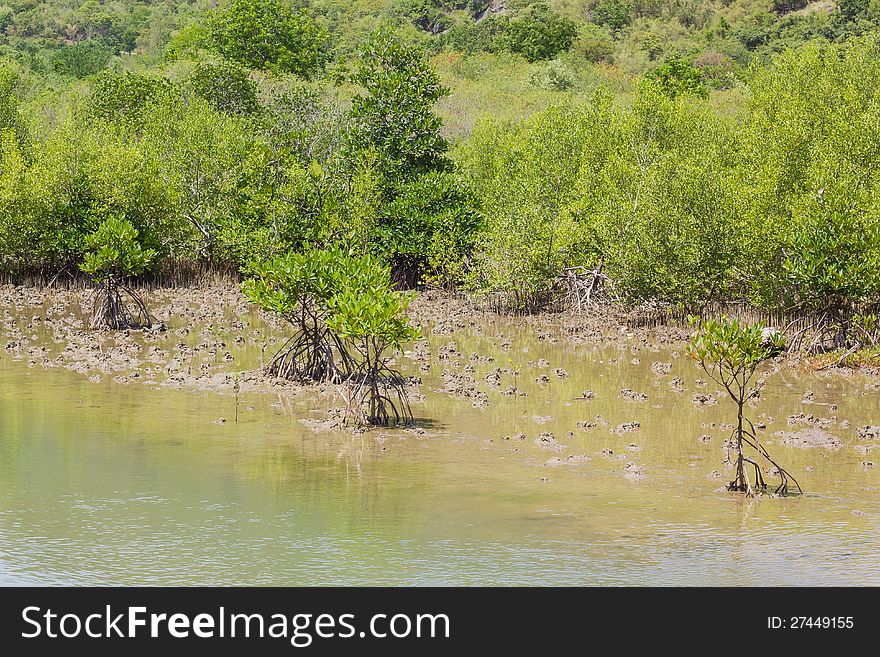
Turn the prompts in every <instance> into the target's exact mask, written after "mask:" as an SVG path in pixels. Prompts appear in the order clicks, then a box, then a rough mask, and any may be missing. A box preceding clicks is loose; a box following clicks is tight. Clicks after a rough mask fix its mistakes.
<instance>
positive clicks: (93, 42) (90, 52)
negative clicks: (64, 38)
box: [53, 39, 113, 79]
mask: <svg viewBox="0 0 880 657" xmlns="http://www.w3.org/2000/svg"><path fill="white" fill-rule="evenodd" d="M111 57H113V49H112V48H111V47H110V46H108V45H107V44H105V43H104V42H103V41H101V40H99V39H88V40H86V41H76V42H74V43H72V44H70V45H68V46H63V47H62V48H61V49H59V50H58V51H57V52H56V53H55V56H54V58H53V65H54V67H55V70H56V71H58V72H59V73H61V74H62V75H69V76H71V77H74V78H78V79H81V78H84V77H88V76H89V75H94V74H95V73H98V72H99V71H102V70H104V69H105V68H106V67H107V64H108V63H109V62H110V58H111Z"/></svg>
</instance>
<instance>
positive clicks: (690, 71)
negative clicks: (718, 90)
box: [649, 57, 709, 98]
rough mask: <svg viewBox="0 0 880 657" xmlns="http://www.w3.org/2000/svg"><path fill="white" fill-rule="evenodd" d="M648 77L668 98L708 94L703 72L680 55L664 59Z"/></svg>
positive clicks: (702, 96)
mask: <svg viewBox="0 0 880 657" xmlns="http://www.w3.org/2000/svg"><path fill="white" fill-rule="evenodd" d="M649 77H650V79H652V80H654V81H655V82H656V83H657V86H658V88H659V89H660V90H661V91H662V92H663V93H665V94H666V95H667V96H669V97H670V98H675V97H676V96H681V95H692V96H697V97H699V98H706V97H708V95H709V92H708V91H707V90H706V83H705V80H704V79H703V74H702V73H701V72H700V70H699V69H697V68H696V67H695V66H694V65H693V64H692V63H691V62H689V61H687V60H685V59H682V58H681V57H672V58H670V59H668V60H666V62H665V63H664V64H663V65H662V66H659V67H657V68H656V69H654V71H652V72H651V74H650V76H649Z"/></svg>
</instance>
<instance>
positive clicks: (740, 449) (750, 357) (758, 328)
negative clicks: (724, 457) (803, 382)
mask: <svg viewBox="0 0 880 657" xmlns="http://www.w3.org/2000/svg"><path fill="white" fill-rule="evenodd" d="M690 321H691V325H692V326H694V327H695V328H696V329H697V330H696V332H695V333H694V335H693V337H692V339H691V342H690V344H689V345H688V351H689V352H690V355H691V356H692V357H693V358H694V360H696V361H697V363H698V364H699V365H700V367H702V368H703V371H705V372H706V374H708V375H709V377H710V378H711V379H712V380H713V381H715V382H716V383H718V384H719V385H721V386H723V387H724V389H725V390H726V391H727V393H728V395H730V398H731V399H732V400H733V401H734V402H735V403H736V405H737V417H736V424H735V428H734V430H733V433H732V434H731V440H732V441H733V446H734V447H735V449H736V454H737V459H736V463H735V476H734V479H733V481H731V482H730V483H729V484H728V486H727V489H728V490H730V491H738V492H743V493H746V494H747V495H749V496H752V495H754V494H755V491H756V490H757V491H764V490H766V488H767V484H766V482H765V481H764V475H763V473H762V465H761V463H759V460H764V461H766V462H767V463H768V464H769V466H771V467H769V468H767V470H768V472H769V471H775V473H776V475H778V476H779V478H780V484H779V486H778V487H777V488H776V490H775V494H777V495H786V494H787V493H788V484H789V481H791V482H793V483H794V485H795V486H797V488H798V491H799V492H800V484H798V483H797V480H796V479H795V478H794V477H793V476H792V475H791V473H789V472H788V471H787V470H786V469H785V468H783V467H782V466H780V465H779V464H778V463H777V462H776V461H774V460H773V458H772V457H771V456H770V454H769V453H768V452H767V449H766V448H765V447H764V446H763V445H762V444H761V441H760V439H759V438H758V434H757V430H756V429H755V426H754V425H753V424H752V422H751V421H750V420H749V419H748V418H746V417H745V415H744V407H745V404H746V402H747V401H748V400H750V399H754V398H757V396H758V393H759V391H760V387H761V385H762V384H761V382H759V383H758V385H757V386H756V387H750V384H751V380H752V377H753V376H754V375H755V372H756V371H757V369H758V367H759V366H760V364H761V363H762V362H763V361H765V360H767V359H768V358H770V357H771V356H772V355H773V354H775V353H777V352H779V351H780V350H781V349H782V348H783V338H782V335H781V334H779V333H778V332H775V331H768V330H767V329H765V328H764V326H763V325H762V324H760V323H759V324H743V323H740V322H738V321H737V320H731V319H728V318H727V317H723V316H722V317H721V318H720V319H718V320H714V319H702V320H700V319H699V318H696V317H691V318H690ZM746 447H750V448H752V450H754V456H752V457H748V456H746V454H745V450H744V448H746ZM729 451H730V450H729V448H728V453H729ZM750 467H751V468H754V482H752V480H751V479H750V477H749V468H750Z"/></svg>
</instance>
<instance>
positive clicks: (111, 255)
mask: <svg viewBox="0 0 880 657" xmlns="http://www.w3.org/2000/svg"><path fill="white" fill-rule="evenodd" d="M155 258H156V252H155V251H153V250H152V249H144V248H143V247H142V246H141V245H140V243H139V242H138V231H137V230H136V229H135V227H134V226H132V225H131V223H130V222H128V221H126V220H125V219H121V218H119V217H109V218H107V219H105V220H104V221H103V222H102V223H101V224H100V225H99V226H98V228H97V230H95V232H94V233H91V234H90V235H88V236H87V237H86V239H85V254H84V257H83V262H82V264H81V265H80V269H81V270H82V271H84V272H85V273H86V274H88V275H89V276H91V278H92V280H93V281H94V282H95V283H96V284H98V289H97V290H96V292H95V303H94V309H93V313H92V328H107V329H124V328H130V327H133V326H146V327H148V328H149V327H150V326H151V324H152V317H151V316H150V313H149V311H148V310H147V307H146V305H144V302H143V300H142V299H141V297H140V295H138V294H137V293H136V292H135V291H134V289H132V288H131V287H130V286H129V285H128V283H127V279H129V278H131V277H133V276H138V275H139V274H142V273H144V272H145V271H147V270H148V269H149V268H150V267H151V266H152V265H153V263H154V262H155ZM123 292H124V293H126V294H127V295H128V297H129V298H130V300H131V301H132V302H133V303H134V307H135V310H134V312H132V310H131V309H130V308H129V307H128V305H127V304H126V303H125V302H124V300H123V296H122V293H123Z"/></svg>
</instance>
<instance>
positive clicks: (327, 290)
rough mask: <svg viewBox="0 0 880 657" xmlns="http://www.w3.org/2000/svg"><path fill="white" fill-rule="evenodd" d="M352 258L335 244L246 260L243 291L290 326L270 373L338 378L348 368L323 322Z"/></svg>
mask: <svg viewBox="0 0 880 657" xmlns="http://www.w3.org/2000/svg"><path fill="white" fill-rule="evenodd" d="M355 260H356V258H355V257H354V256H351V255H350V254H348V253H347V252H346V251H344V250H343V249H341V248H338V247H337V248H330V249H307V250H306V251H305V252H303V253H293V252H289V253H286V254H284V255H281V256H278V257H276V258H273V259H272V260H269V261H268V262H265V263H251V264H250V266H249V269H250V273H251V274H252V275H253V277H252V278H249V279H248V280H246V281H245V282H244V284H243V286H242V290H243V291H244V294H245V296H246V297H247V298H248V300H250V302H251V303H254V304H256V305H258V306H259V307H260V308H262V309H263V310H265V311H267V312H270V313H273V314H276V315H278V316H279V317H282V318H283V319H285V320H287V321H288V322H289V323H290V324H291V326H292V327H293V334H292V335H291V336H290V338H288V340H287V341H286V342H285V343H284V344H283V345H282V346H281V348H280V349H279V350H278V351H277V352H276V353H275V355H274V357H273V358H272V360H271V361H270V362H269V365H268V366H267V367H266V371H267V372H268V373H269V374H270V375H272V376H276V377H279V378H283V379H296V380H300V381H316V382H324V381H329V382H331V383H340V382H342V380H343V379H344V378H345V377H346V376H347V375H348V374H349V373H350V371H351V370H352V363H351V362H350V358H349V356H348V354H347V353H346V351H345V349H344V347H343V345H342V343H341V341H340V340H339V338H338V336H336V335H334V334H333V333H331V332H330V331H329V330H328V327H327V303H328V300H329V299H330V298H331V297H332V296H333V295H334V294H336V293H337V292H338V291H339V289H340V287H341V286H343V285H345V284H347V280H348V275H347V270H349V269H350V268H351V267H352V263H353V262H354V261H355Z"/></svg>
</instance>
